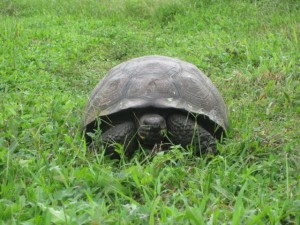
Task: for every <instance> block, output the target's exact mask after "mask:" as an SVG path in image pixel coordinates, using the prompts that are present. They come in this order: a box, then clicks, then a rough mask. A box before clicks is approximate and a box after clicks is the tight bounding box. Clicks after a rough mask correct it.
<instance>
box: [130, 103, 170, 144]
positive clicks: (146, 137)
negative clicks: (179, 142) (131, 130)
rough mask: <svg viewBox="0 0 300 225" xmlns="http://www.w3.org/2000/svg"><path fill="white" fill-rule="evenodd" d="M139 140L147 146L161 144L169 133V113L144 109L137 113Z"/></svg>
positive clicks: (161, 110)
mask: <svg viewBox="0 0 300 225" xmlns="http://www.w3.org/2000/svg"><path fill="white" fill-rule="evenodd" d="M135 118H136V126H137V133H138V137H139V140H140V141H141V142H142V143H144V144H146V145H154V144H156V143H160V142H161V141H162V140H163V139H164V137H165V134H166V132H167V123H166V118H167V113H166V111H165V110H163V109H151V108H150V109H143V110H137V111H136V112H135Z"/></svg>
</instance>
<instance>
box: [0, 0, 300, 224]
mask: <svg viewBox="0 0 300 225" xmlns="http://www.w3.org/2000/svg"><path fill="white" fill-rule="evenodd" d="M0 21H1V23H0V220H1V221H2V224H26V225H27V224H43V225H44V224H234V225H235V224H236V225H238V224H300V184H299V180H300V179H299V178H300V163H299V162H300V138H299V137H300V122H299V121H300V117H299V115H300V2H299V1H297V0H294V1H293V0H284V1H279V0H272V1H271V0H266V1H258V0H257V1H256V0H227V1H221V0H211V1H209V0H203V1H200V0H184V1H179V0H178V1H177V0H155V1H150V0H143V1H137V0H123V1H116V0H114V1H109V0H102V1H96V0H74V1H71V0H65V1H57V0H53V1H46V0H2V1H0ZM148 54H161V55H167V56H173V57H178V58H180V59H183V60H186V61H189V62H191V63H194V64H195V65H197V66H198V67H199V68H200V69H201V70H203V71H204V72H205V73H206V74H207V75H208V76H209V77H210V78H211V80H212V81H213V82H214V83H215V84H216V86H217V87H218V89H219V90H220V92H221V93H222V95H223V96H224V99H225V101H226V103H227V106H228V111H229V115H230V130H229V133H228V138H227V139H226V141H225V143H224V144H222V145H221V144H220V145H219V146H218V148H219V150H220V154H219V155H218V156H216V157H214V158H213V159H212V160H210V161H209V160H208V159H207V158H206V157H203V158H199V157H193V156H192V155H190V154H189V153H188V152H186V151H184V150H182V149H181V147H180V146H174V147H173V148H172V149H170V151H169V152H168V153H165V154H163V153H158V154H157V155H155V156H148V157H145V156H139V155H137V156H135V157H134V158H132V159H122V160H121V161H120V162H116V161H111V160H109V159H108V158H105V157H104V156H103V155H102V154H97V155H95V154H92V153H90V152H89V151H87V149H86V147H85V143H84V140H83V139H82V135H81V132H80V126H81V118H82V113H83V108H84V105H85V103H86V101H87V99H88V96H89V94H90V92H91V90H92V89H93V88H94V86H95V85H96V83H98V81H99V79H101V77H102V76H103V75H105V73H106V72H107V71H108V70H109V69H110V68H112V67H113V66H114V65H117V64H119V63H120V62H123V61H125V60H127V59H130V58H134V57H137V56H142V55H148ZM120 148H121V147H120Z"/></svg>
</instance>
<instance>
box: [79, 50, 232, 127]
mask: <svg viewBox="0 0 300 225" xmlns="http://www.w3.org/2000/svg"><path fill="white" fill-rule="evenodd" d="M147 107H154V108H165V109H166V108H168V109H170V110H172V109H179V110H185V111H188V112H191V113H194V114H197V115H201V116H203V117H204V118H206V119H207V118H208V119H209V120H210V121H211V122H212V123H211V125H212V124H215V125H217V127H219V129H221V130H222V131H226V130H227V128H228V115H227V109H226V105H225V103H224V100H223V98H222V96H221V94H220V93H219V91H218V90H217V88H216V87H215V86H214V85H213V83H212V82H211V80H210V79H209V78H208V77H207V76H206V75H205V74H204V73H203V72H202V71H200V70H199V69H198V68H197V67H196V66H194V65H193V64H190V63H188V62H185V61H182V60H179V59H176V58H170V57H166V56H157V55H153V56H144V57H139V58H134V59H131V60H128V61H126V62H123V63H121V64H119V65H117V66H115V67H114V68H112V69H111V70H110V71H109V72H108V73H107V74H106V76H105V77H104V78H103V79H102V80H101V81H100V82H99V83H98V84H97V86H96V87H95V89H94V90H93V92H92V94H91V96H90V98H89V101H88V103H87V105H86V108H85V114H84V122H83V125H84V127H86V126H88V125H89V124H91V123H93V122H94V121H95V120H96V119H97V118H98V117H101V116H109V115H111V114H115V113H118V112H121V111H123V110H130V109H135V108H147ZM211 125H210V126H211ZM217 129H218V128H217Z"/></svg>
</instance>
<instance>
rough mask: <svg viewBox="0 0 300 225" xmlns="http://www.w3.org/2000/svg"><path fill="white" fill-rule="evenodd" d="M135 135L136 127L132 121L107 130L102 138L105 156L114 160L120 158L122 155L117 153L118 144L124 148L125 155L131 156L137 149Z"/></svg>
mask: <svg viewBox="0 0 300 225" xmlns="http://www.w3.org/2000/svg"><path fill="white" fill-rule="evenodd" d="M135 134H136V126H135V123H134V122H133V121H131V120H128V121H124V122H119V123H118V124H115V125H113V126H111V127H109V128H108V129H106V130H105V131H104V132H103V133H102V134H101V137H100V138H101V139H100V140H101V142H100V143H101V145H103V146H104V148H105V155H110V156H111V158H114V159H117V158H120V155H119V154H118V153H117V152H116V151H115V144H116V143H119V144H122V145H123V146H124V152H125V155H127V156H129V155H131V154H132V153H133V152H134V150H135V149H136V148H137V142H136V139H135V138H134V136H135Z"/></svg>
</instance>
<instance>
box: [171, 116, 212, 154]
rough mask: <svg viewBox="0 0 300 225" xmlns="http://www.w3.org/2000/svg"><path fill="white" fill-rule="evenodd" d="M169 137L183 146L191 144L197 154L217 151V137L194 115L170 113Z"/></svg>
mask: <svg viewBox="0 0 300 225" xmlns="http://www.w3.org/2000/svg"><path fill="white" fill-rule="evenodd" d="M167 127H168V131H169V135H168V136H169V138H170V140H171V141H172V142H173V143H174V144H181V145H182V146H183V147H186V146H187V145H189V144H191V145H193V146H194V147H195V152H196V154H203V153H212V154H216V153H217V145H216V139H215V138H214V137H213V136H212V135H211V134H210V133H209V132H208V131H207V130H205V129H204V128H203V127H201V126H200V125H199V124H198V123H197V122H196V121H195V119H194V118H193V117H192V116H189V115H186V114H180V113H174V114H170V115H169V116H168V119H167Z"/></svg>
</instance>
